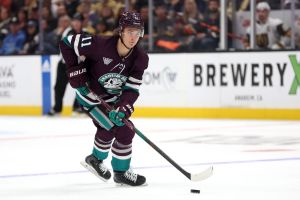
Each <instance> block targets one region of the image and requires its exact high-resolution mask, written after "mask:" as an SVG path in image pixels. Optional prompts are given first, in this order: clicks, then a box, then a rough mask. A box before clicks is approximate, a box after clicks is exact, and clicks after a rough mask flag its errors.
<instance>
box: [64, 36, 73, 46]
mask: <svg viewBox="0 0 300 200" xmlns="http://www.w3.org/2000/svg"><path fill="white" fill-rule="evenodd" d="M63 41H64V43H65V44H66V45H68V46H69V47H72V45H71V43H70V42H69V41H68V37H64V38H63Z"/></svg>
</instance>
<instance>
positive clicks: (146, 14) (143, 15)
mask: <svg viewBox="0 0 300 200" xmlns="http://www.w3.org/2000/svg"><path fill="white" fill-rule="evenodd" d="M139 13H140V14H141V18H142V20H143V21H144V37H143V40H140V41H139V45H140V46H141V47H142V48H143V49H145V50H146V49H148V46H149V45H148V41H149V22H148V21H149V20H148V19H149V8H148V5H144V6H143V7H141V8H140V10H139Z"/></svg>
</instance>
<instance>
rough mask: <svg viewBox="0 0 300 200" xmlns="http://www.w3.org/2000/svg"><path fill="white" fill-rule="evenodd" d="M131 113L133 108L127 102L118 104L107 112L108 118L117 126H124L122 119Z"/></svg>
mask: <svg viewBox="0 0 300 200" xmlns="http://www.w3.org/2000/svg"><path fill="white" fill-rule="evenodd" d="M132 113H133V108H132V106H130V105H129V104H126V105H124V106H119V107H117V108H116V109H114V110H112V111H110V112H109V114H108V116H109V119H110V120H111V121H112V122H113V123H114V124H115V125H117V126H124V125H125V124H124V122H123V119H128V118H129V117H130V116H131V114H132Z"/></svg>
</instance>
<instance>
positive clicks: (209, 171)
mask: <svg viewBox="0 0 300 200" xmlns="http://www.w3.org/2000/svg"><path fill="white" fill-rule="evenodd" d="M92 93H93V95H95V97H96V98H97V100H98V101H99V102H100V103H101V104H102V105H103V106H104V107H105V108H106V109H107V110H108V111H111V110H112V107H111V106H110V105H108V103H106V102H105V101H104V100H103V99H102V98H100V97H98V95H96V94H95V93H94V92H92ZM123 122H124V124H125V125H126V126H128V127H129V128H130V129H131V130H132V131H134V132H135V133H136V134H137V135H138V136H140V137H141V138H142V140H144V141H145V142H146V143H148V144H149V145H150V146H151V147H152V148H153V149H154V150H155V151H157V152H158V153H159V154H160V155H161V156H162V157H164V158H165V159H166V160H167V161H169V163H171V164H172V165H173V166H174V167H175V168H176V169H178V170H179V171H180V172H181V173H182V174H183V175H185V176H186V177H187V178H188V179H190V180H191V181H203V180H205V179H207V178H208V177H210V176H211V175H212V173H213V167H212V166H210V167H208V168H207V169H206V170H204V171H202V172H199V173H196V174H191V173H189V172H187V171H186V170H184V169H183V168H182V167H181V166H180V165H178V164H177V163H176V162H175V161H174V160H172V159H171V158H170V157H169V156H168V155H167V154H166V153H165V152H163V151H162V150H161V149H160V148H159V147H158V146H156V145H155V144H154V143H153V142H152V141H151V140H150V139H148V138H147V137H146V136H145V135H144V134H143V133H142V132H141V131H139V130H138V129H137V128H136V127H135V126H134V125H132V124H131V123H129V121H128V120H127V119H123Z"/></svg>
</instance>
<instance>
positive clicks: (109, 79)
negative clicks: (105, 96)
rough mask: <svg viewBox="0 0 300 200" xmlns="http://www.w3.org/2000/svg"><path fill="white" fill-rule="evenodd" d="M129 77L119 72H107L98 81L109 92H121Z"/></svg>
mask: <svg viewBox="0 0 300 200" xmlns="http://www.w3.org/2000/svg"><path fill="white" fill-rule="evenodd" d="M126 80H127V77H126V76H123V75H121V74H117V73H107V74H104V75H103V76H101V77H100V78H99V79H98V82H99V83H100V84H101V85H102V86H103V87H104V88H105V90H106V91H107V93H109V94H120V93H121V91H122V86H123V85H124V83H125V82H126Z"/></svg>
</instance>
